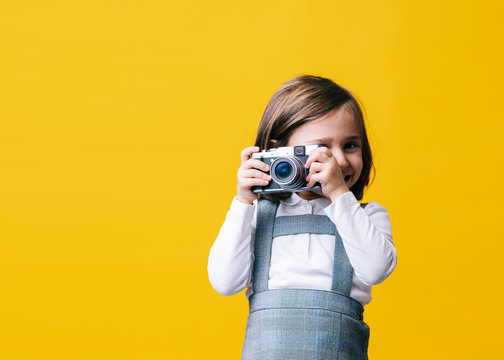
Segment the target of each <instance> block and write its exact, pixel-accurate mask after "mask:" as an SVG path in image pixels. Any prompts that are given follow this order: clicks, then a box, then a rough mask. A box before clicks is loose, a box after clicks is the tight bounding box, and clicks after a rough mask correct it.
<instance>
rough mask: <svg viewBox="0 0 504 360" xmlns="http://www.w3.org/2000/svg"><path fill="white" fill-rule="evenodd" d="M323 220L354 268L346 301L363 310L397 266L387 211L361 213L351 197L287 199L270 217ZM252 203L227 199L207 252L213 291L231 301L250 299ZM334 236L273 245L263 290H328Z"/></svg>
mask: <svg viewBox="0 0 504 360" xmlns="http://www.w3.org/2000/svg"><path fill="white" fill-rule="evenodd" d="M302 214H316V215H327V216H328V217H329V219H331V221H332V222H333V223H334V224H335V225H336V228H337V230H338V232H339V234H340V236H341V238H342V241H343V245H344V247H345V250H346V253H347V255H348V259H349V260H350V264H351V265H352V267H353V268H354V274H353V279H352V289H351V292H350V296H351V297H352V298H354V299H355V300H357V301H359V302H360V303H361V304H362V305H366V304H368V303H369V302H370V301H371V286H372V285H376V284H379V283H381V282H382V281H384V280H385V279H386V278H387V277H388V276H389V275H390V274H391V273H392V271H393V270H394V268H395V266H396V264H397V253H396V250H395V246H394V243H393V241H392V229H391V225H390V220H389V216H388V212H387V210H386V209H385V208H384V207H382V206H381V205H380V204H378V203H375V202H370V203H369V204H368V205H367V206H366V207H365V208H364V209H363V208H362V207H361V206H360V204H359V202H358V201H357V199H356V198H355V196H354V195H353V193H352V192H346V193H344V194H343V195H341V196H340V197H339V198H338V199H336V200H335V201H334V202H333V203H331V201H330V200H329V199H328V198H325V197H323V198H318V199H315V200H309V201H308V200H304V199H302V198H300V197H299V196H298V195H297V194H296V193H293V194H292V196H291V197H290V198H288V199H287V200H283V201H280V204H279V206H278V209H277V213H276V216H287V215H302ZM256 215H257V201H254V203H253V204H252V205H247V204H244V203H242V202H240V201H238V200H237V199H236V198H234V199H233V202H232V203H231V207H230V209H229V211H228V213H227V215H226V220H225V221H224V224H223V225H222V227H221V229H220V232H219V235H218V237H217V240H216V241H215V243H214V244H213V246H212V248H211V250H210V256H209V259H208V275H209V279H210V283H211V284H212V286H213V288H214V289H215V290H216V291H217V292H219V293H220V294H223V295H233V294H236V293H238V292H240V291H242V290H243V289H245V288H248V289H247V292H246V296H247V297H248V296H250V294H251V293H252V268H253V265H254V237H255V228H256ZM333 261H334V236H332V235H320V234H297V235H287V236H277V237H275V238H274V239H273V244H272V251H271V266H270V272H269V281H268V287H269V288H270V289H282V288H309V289H320V290H330V289H331V284H332V275H333Z"/></svg>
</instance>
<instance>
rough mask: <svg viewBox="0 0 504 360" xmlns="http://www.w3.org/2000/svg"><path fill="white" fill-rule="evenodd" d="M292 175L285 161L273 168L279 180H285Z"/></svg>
mask: <svg viewBox="0 0 504 360" xmlns="http://www.w3.org/2000/svg"><path fill="white" fill-rule="evenodd" d="M291 173H292V165H291V164H290V163H288V162H286V161H282V162H280V163H278V164H277V166H275V175H276V176H277V177H278V178H279V179H287V178H288V177H289V176H290V174H291Z"/></svg>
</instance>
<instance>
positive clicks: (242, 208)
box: [230, 196, 257, 217]
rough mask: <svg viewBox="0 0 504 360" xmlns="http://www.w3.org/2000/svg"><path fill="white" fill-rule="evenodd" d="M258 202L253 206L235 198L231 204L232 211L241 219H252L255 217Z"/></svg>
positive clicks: (255, 201)
mask: <svg viewBox="0 0 504 360" xmlns="http://www.w3.org/2000/svg"><path fill="white" fill-rule="evenodd" d="M256 203H257V200H254V202H253V203H252V205H248V204H244V203H242V202H241V201H240V200H238V199H237V198H236V196H235V197H234V198H233V202H232V203H231V207H230V211H231V213H232V214H233V215H235V216H239V217H252V216H253V215H254V210H255V207H256Z"/></svg>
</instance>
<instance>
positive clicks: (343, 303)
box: [208, 76, 397, 360]
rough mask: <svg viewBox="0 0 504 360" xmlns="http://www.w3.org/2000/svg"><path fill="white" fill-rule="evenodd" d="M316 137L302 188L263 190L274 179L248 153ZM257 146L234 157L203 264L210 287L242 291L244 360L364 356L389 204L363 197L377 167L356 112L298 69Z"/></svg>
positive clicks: (391, 255)
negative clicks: (228, 193)
mask: <svg viewBox="0 0 504 360" xmlns="http://www.w3.org/2000/svg"><path fill="white" fill-rule="evenodd" d="M310 144H320V145H324V146H323V147H318V148H316V149H315V150H313V151H312V152H310V153H309V157H308V160H307V161H306V165H305V167H306V168H307V169H309V174H308V176H307V177H306V181H307V183H308V184H307V186H308V187H312V186H313V185H315V184H320V185H321V190H315V191H301V192H297V193H296V192H294V193H282V194H269V195H260V197H259V199H258V197H257V195H256V194H255V193H253V192H252V190H251V188H252V187H253V186H265V185H267V184H268V183H269V182H270V181H271V177H270V176H269V175H268V171H269V168H268V165H267V164H266V163H264V162H262V161H260V160H257V159H253V158H251V155H252V154H253V153H255V152H258V151H260V150H264V149H271V148H276V147H282V146H294V145H310ZM255 145H256V146H252V147H248V148H246V149H244V150H243V151H242V153H241V166H240V168H239V169H238V186H237V194H236V197H235V198H234V199H233V202H232V203H231V208H230V210H229V211H228V213H227V215H226V220H225V222H224V224H223V225H222V228H221V230H220V232H219V235H218V237H217V240H216V241H215V243H214V245H213V246H212V249H211V250H210V256H209V260H208V274H209V278H210V282H211V284H212V286H213V287H214V289H215V290H216V291H217V292H219V293H221V294H223V295H233V294H236V293H238V292H240V291H242V290H243V289H245V288H247V291H246V296H247V297H248V299H249V305H250V315H249V318H248V323H247V329H246V332H245V344H244V347H243V352H242V359H261V360H262V359H282V360H283V359H352V360H355V359H367V347H368V340H369V327H368V326H367V325H366V323H364V322H363V311H364V308H363V307H364V306H365V305H367V304H369V302H370V301H371V287H372V285H376V284H379V283H381V282H382V281H384V280H385V279H386V278H387V277H388V276H389V275H390V274H391V273H392V271H393V270H394V268H395V266H396V263H397V255H396V250H395V247H394V243H393V242H392V231H391V226H390V221H389V216H388V213H387V210H385V208H383V207H382V206H381V205H379V204H378V203H375V202H370V203H367V204H360V203H359V202H358V200H361V199H362V195H363V192H364V187H365V186H367V185H368V184H369V175H370V171H371V168H372V167H373V162H372V156H371V150H370V147H369V142H368V139H367V135H366V129H365V127H364V120H363V116H362V111H361V109H360V107H359V105H358V102H357V101H356V99H355V98H354V97H353V96H352V95H351V94H350V92H349V91H348V90H346V89H344V88H342V87H341V86H339V85H337V84H335V83H334V82H332V81H331V80H329V79H325V78H322V77H315V76H301V77H298V78H295V79H293V80H291V81H289V82H287V83H286V84H284V85H283V86H282V87H281V88H280V89H279V90H278V91H277V92H276V93H275V94H274V95H273V97H272V99H271V100H270V102H269V104H268V106H267V107H266V110H265V112H264V115H263V117H262V119H261V123H260V125H259V130H258V134H257V139H256V143H255Z"/></svg>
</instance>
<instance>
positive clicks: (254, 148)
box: [240, 146, 260, 163]
mask: <svg viewBox="0 0 504 360" xmlns="http://www.w3.org/2000/svg"><path fill="white" fill-rule="evenodd" d="M259 150H260V149H259V146H249V147H247V148H245V149H243V150H242V151H241V154H240V157H241V162H242V163H243V162H245V161H247V160H248V159H250V155H252V154H253V153H255V152H258V151H259Z"/></svg>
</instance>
